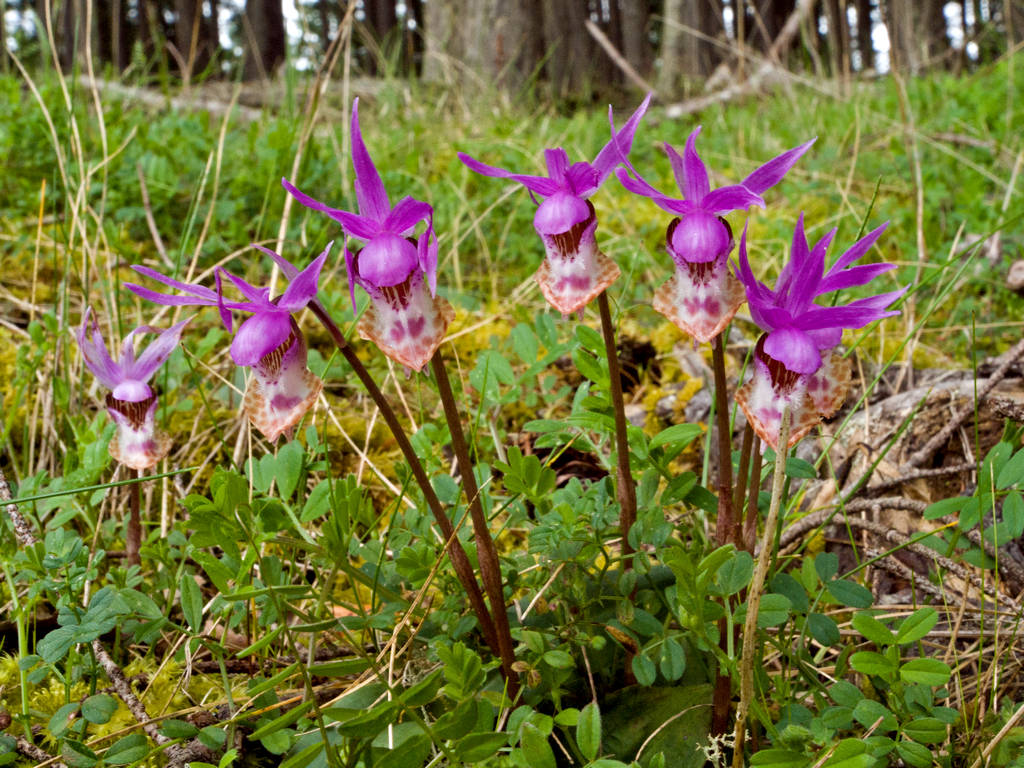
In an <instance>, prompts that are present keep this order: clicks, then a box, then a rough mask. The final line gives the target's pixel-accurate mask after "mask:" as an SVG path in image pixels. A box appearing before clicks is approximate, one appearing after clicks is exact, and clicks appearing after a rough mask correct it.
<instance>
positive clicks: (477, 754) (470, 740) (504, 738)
mask: <svg viewBox="0 0 1024 768" xmlns="http://www.w3.org/2000/svg"><path fill="white" fill-rule="evenodd" d="M507 743H508V735H507V734H505V733H470V734H468V735H466V736H463V737H462V738H461V739H459V740H458V741H456V742H455V744H454V745H453V748H454V750H455V754H456V756H457V757H458V758H459V760H461V761H462V762H464V763H478V762H481V761H482V760H490V759H492V758H493V757H494V756H495V755H497V754H498V750H500V749H501V748H502V747H503V746H505V745H506V744H507Z"/></svg>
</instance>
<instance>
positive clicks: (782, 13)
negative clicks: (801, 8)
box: [748, 0, 796, 61]
mask: <svg viewBox="0 0 1024 768" xmlns="http://www.w3.org/2000/svg"><path fill="white" fill-rule="evenodd" d="M751 7H752V10H753V14H752V16H753V18H751V20H750V24H749V26H750V36H749V38H748V39H749V40H750V44H751V45H752V46H753V47H754V49H755V50H757V51H758V52H759V53H761V54H762V55H764V54H766V53H768V49H769V48H771V45H772V43H773V42H775V38H776V37H778V36H779V32H781V31H782V25H783V24H785V23H786V19H788V18H789V15H790V14H791V13H793V11H794V10H796V0H754V2H752V3H751ZM785 53H786V52H785V51H780V52H779V54H780V58H781V59H783V61H785V58H786V57H785Z"/></svg>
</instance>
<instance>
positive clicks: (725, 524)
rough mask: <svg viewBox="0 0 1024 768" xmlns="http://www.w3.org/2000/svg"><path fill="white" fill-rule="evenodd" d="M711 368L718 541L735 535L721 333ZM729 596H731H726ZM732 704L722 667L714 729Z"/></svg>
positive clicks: (722, 726) (724, 640)
mask: <svg viewBox="0 0 1024 768" xmlns="http://www.w3.org/2000/svg"><path fill="white" fill-rule="evenodd" d="M711 361H712V370H713V371H714V375H715V428H716V431H717V432H718V520H717V522H716V523H715V543H716V544H718V545H719V546H721V545H723V544H727V543H729V539H730V536H731V535H732V527H733V519H732V491H733V488H732V430H731V429H730V428H729V391H728V389H727V387H726V383H725V344H724V342H723V341H722V334H719V335H718V336H716V337H715V338H714V339H713V340H712V342H711ZM725 599H728V598H725ZM718 628H719V636H720V640H719V642H720V645H721V648H722V650H723V651H724V650H726V649H727V647H728V645H729V638H728V637H727V636H726V635H727V632H728V630H727V628H726V626H725V619H724V618H723V619H722V620H721V621H720V622H719V625H718ZM731 705H732V679H731V678H730V677H729V675H727V674H726V673H725V672H724V671H723V670H722V669H721V668H719V671H718V676H717V678H716V679H715V693H714V698H713V708H712V714H711V732H712V733H714V734H716V735H719V734H723V733H725V731H726V729H727V728H728V725H729V710H730V708H731Z"/></svg>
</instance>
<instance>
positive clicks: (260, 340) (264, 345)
mask: <svg viewBox="0 0 1024 768" xmlns="http://www.w3.org/2000/svg"><path fill="white" fill-rule="evenodd" d="M291 331H292V323H291V315H289V314H288V313H287V312H285V311H283V310H279V309H277V307H274V308H273V309H272V310H271V309H265V310H260V311H258V312H256V313H255V314H254V315H253V316H252V317H250V318H249V319H247V320H246V321H245V322H244V323H242V324H241V326H239V328H238V333H236V334H235V338H234V340H233V341H232V342H231V359H232V360H234V361H235V363H236V364H237V365H245V366H249V367H252V366H254V365H256V364H257V363H258V362H259V361H260V360H262V359H263V358H264V357H266V356H267V355H268V354H270V353H271V352H273V351H274V350H275V349H277V348H278V347H279V346H281V345H282V344H283V343H284V342H285V340H286V339H287V338H288V336H289V335H290V334H291Z"/></svg>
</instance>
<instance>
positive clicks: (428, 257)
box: [416, 220, 437, 296]
mask: <svg viewBox="0 0 1024 768" xmlns="http://www.w3.org/2000/svg"><path fill="white" fill-rule="evenodd" d="M416 255H417V257H418V258H419V261H420V269H422V270H423V274H425V275H426V276H427V287H428V288H429V289H430V295H431V296H437V236H436V235H435V234H434V222H433V220H431V221H430V223H428V224H427V231H426V232H424V233H423V234H422V235H420V237H419V240H418V241H417V242H416Z"/></svg>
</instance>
